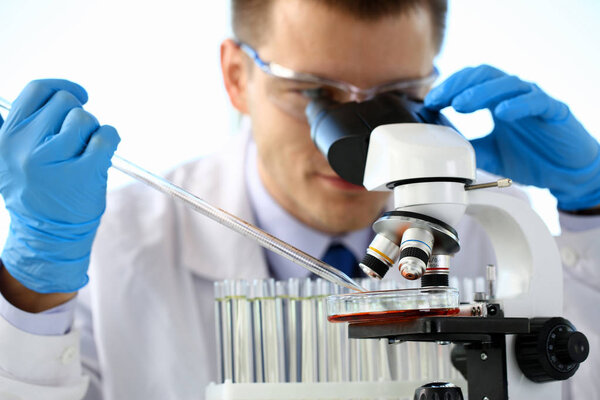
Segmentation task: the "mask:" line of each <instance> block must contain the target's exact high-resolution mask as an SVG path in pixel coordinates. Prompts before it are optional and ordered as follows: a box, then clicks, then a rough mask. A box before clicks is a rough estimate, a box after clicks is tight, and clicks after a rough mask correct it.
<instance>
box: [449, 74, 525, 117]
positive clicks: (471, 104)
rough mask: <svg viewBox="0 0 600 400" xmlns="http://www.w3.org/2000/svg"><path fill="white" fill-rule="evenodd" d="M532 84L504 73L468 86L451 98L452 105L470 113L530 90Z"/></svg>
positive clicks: (457, 109) (491, 106) (458, 109)
mask: <svg viewBox="0 0 600 400" xmlns="http://www.w3.org/2000/svg"><path fill="white" fill-rule="evenodd" d="M532 89H533V85H532V84H531V83H528V82H524V81H522V80H521V79H519V78H518V77H516V76H514V75H504V76H501V77H499V78H496V79H492V80H489V81H486V82H484V83H480V84H478V85H475V86H472V87H469V88H468V89H466V90H464V91H463V92H461V93H460V94H459V95H457V96H456V97H455V98H454V99H453V100H452V103H451V105H452V107H453V108H454V109H455V110H456V111H458V112H462V113H470V112H474V111H477V110H481V109H484V108H493V107H494V106H495V105H496V104H498V103H500V102H501V101H503V100H505V99H509V98H513V97H516V96H519V95H521V94H524V93H528V92H531V90H532Z"/></svg>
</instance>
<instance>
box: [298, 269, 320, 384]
mask: <svg viewBox="0 0 600 400" xmlns="http://www.w3.org/2000/svg"><path fill="white" fill-rule="evenodd" d="M302 292H303V293H302V300H301V312H302V316H301V321H302V341H301V346H302V347H301V356H302V357H301V371H302V382H317V380H318V362H317V361H318V360H317V359H318V356H317V351H318V348H317V324H316V316H315V315H316V304H315V303H316V302H315V297H316V296H315V291H314V288H313V281H311V279H310V278H306V279H305V280H304V282H303V285H302Z"/></svg>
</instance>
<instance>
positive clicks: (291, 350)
mask: <svg viewBox="0 0 600 400" xmlns="http://www.w3.org/2000/svg"><path fill="white" fill-rule="evenodd" d="M288 295H289V297H288V307H287V335H286V336H287V339H288V355H289V358H288V367H287V370H288V371H289V381H290V382H299V381H300V375H299V365H300V360H299V357H298V353H299V351H298V349H299V347H300V343H299V338H298V336H299V325H300V322H301V321H300V313H299V307H300V281H299V280H298V279H296V278H290V279H289V280H288Z"/></svg>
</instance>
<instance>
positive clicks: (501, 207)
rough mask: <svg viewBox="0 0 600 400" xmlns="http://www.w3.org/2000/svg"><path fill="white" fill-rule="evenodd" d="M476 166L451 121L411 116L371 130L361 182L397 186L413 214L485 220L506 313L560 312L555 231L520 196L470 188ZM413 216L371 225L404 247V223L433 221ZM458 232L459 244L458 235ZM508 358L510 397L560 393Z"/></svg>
mask: <svg viewBox="0 0 600 400" xmlns="http://www.w3.org/2000/svg"><path fill="white" fill-rule="evenodd" d="M475 165H476V164H475V152H474V150H473V147H472V146H471V144H470V143H469V141H467V140H466V139H465V138H464V137H462V136H461V135H460V134H459V133H458V132H456V131H455V130H454V129H452V128H450V127H446V126H438V125H428V124H410V123H401V124H389V125H381V126H378V127H377V128H375V129H374V130H373V132H372V134H371V137H370V144H369V149H368V153H367V162H366V167H365V174H364V186H365V187H366V188H367V189H368V190H393V192H394V206H395V210H394V211H396V212H410V213H415V215H414V217H415V218H414V220H418V219H419V217H418V215H423V216H428V217H433V218H434V219H435V220H438V221H439V222H443V223H445V224H447V225H449V226H450V227H453V226H456V224H457V223H458V222H459V221H460V220H461V218H463V216H464V215H465V214H466V215H470V216H471V217H473V218H474V219H475V220H477V221H478V222H479V223H480V224H481V225H482V226H483V228H484V229H485V231H486V233H487V234H488V235H489V237H490V239H491V241H492V244H493V247H494V251H495V253H496V258H497V270H498V284H497V290H498V291H497V299H496V301H498V302H500V303H501V304H502V308H503V310H504V315H505V316H519V317H540V316H544V317H550V316H555V315H560V314H561V313H562V293H563V291H562V270H561V264H560V256H559V252H558V249H557V246H556V243H555V240H554V238H553V237H552V235H551V234H550V233H549V231H548V229H547V228H546V226H545V224H544V223H543V221H542V220H541V219H540V218H539V216H538V215H537V214H536V213H535V212H534V211H533V210H532V209H531V207H530V206H529V204H527V203H526V202H524V201H523V200H521V199H519V198H516V197H514V196H511V195H508V194H504V193H502V192H501V191H498V190H467V189H469V188H470V186H469V185H470V184H471V183H472V182H473V181H474V180H475V177H476V167H475ZM409 215H410V214H409ZM384 218H385V217H384ZM414 220H410V221H409V220H408V219H406V218H404V219H399V220H398V221H397V223H396V224H394V223H389V220H388V224H387V225H384V224H382V223H381V222H380V221H378V222H376V223H375V224H374V229H375V230H376V231H377V232H378V233H379V234H380V235H384V236H385V237H386V238H387V239H389V240H390V241H391V242H392V243H393V244H395V245H396V246H398V247H401V246H402V241H403V240H405V239H404V238H402V239H401V238H400V237H399V235H398V233H400V232H404V235H406V232H408V230H406V225H407V224H409V225H410V226H411V227H412V226H415V225H416V226H420V228H421V229H425V230H428V228H430V226H428V224H427V221H425V224H423V225H419V223H418V222H417V221H414ZM439 222H438V224H439ZM439 225H442V224H439ZM440 228H441V227H440ZM429 230H430V231H431V229H429ZM450 236H452V235H450ZM443 238H444V237H443ZM446 239H448V238H446ZM453 239H455V240H456V244H458V237H455V238H453ZM415 243H418V242H415ZM428 244H429V247H431V253H432V254H447V255H452V254H449V253H452V252H455V251H458V247H457V246H455V247H453V248H448V246H447V245H446V246H444V243H438V241H437V240H434V241H433V243H428ZM395 257H396V258H395V259H391V257H390V259H391V260H392V261H394V266H398V264H399V263H400V264H401V263H402V261H401V255H395ZM448 267H449V266H448ZM483 267H484V266H482V271H483ZM400 268H402V265H400ZM423 272H424V271H422V273H423ZM422 273H421V275H422ZM371 275H373V274H371ZM403 275H404V276H405V277H406V274H404V273H403ZM408 275H409V278H414V275H411V274H410V273H409V274H408ZM417 277H420V276H417ZM513 340H514V338H513V337H512V336H507V348H512V346H513ZM507 365H508V369H507V378H508V390H509V393H510V397H511V398H515V399H526V398H527V399H559V398H560V397H561V390H560V384H559V383H558V382H549V383H544V384H541V385H540V384H537V383H534V382H531V381H529V380H528V379H527V378H526V377H525V376H524V375H523V373H522V372H521V370H520V369H519V367H518V366H517V362H516V360H515V354H514V352H513V351H507Z"/></svg>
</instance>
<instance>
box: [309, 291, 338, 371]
mask: <svg viewBox="0 0 600 400" xmlns="http://www.w3.org/2000/svg"><path fill="white" fill-rule="evenodd" d="M328 284H329V282H326V281H325V280H323V279H317V280H316V281H314V282H313V286H314V289H315V292H314V302H315V323H316V330H317V346H316V347H317V348H316V351H317V354H318V358H317V364H318V365H317V370H318V381H319V382H327V381H329V375H330V374H334V373H335V371H333V370H332V367H333V366H331V365H329V363H328V354H329V352H330V351H333V349H330V348H329V347H328V343H327V341H328V331H327V328H328V325H332V324H330V323H329V321H327V303H326V301H325V297H326V295H327V294H328V293H329V285H328Z"/></svg>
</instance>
